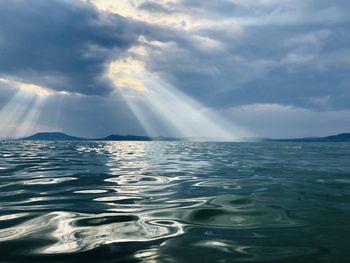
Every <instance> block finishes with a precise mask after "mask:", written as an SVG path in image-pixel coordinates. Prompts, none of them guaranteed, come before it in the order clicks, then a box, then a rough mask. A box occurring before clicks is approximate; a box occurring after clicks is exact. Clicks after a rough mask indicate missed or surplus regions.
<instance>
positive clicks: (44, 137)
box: [20, 132, 350, 142]
mask: <svg viewBox="0 0 350 263" xmlns="http://www.w3.org/2000/svg"><path fill="white" fill-rule="evenodd" d="M20 140H26V141H196V140H197V141H198V140H203V141H205V140H206V139H205V138H195V137H188V138H175V137H162V136H160V137H149V136H137V135H109V136H107V137H104V138H94V139H86V138H81V137H76V136H70V135H67V134H65V133H61V132H39V133H36V134H34V135H32V136H29V137H25V138H21V139H20ZM207 140H209V139H207ZM246 141H260V142H350V133H341V134H338V135H332V136H327V137H308V138H296V139H271V138H257V139H255V138H254V139H249V138H248V139H246Z"/></svg>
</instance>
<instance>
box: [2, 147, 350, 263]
mask: <svg viewBox="0 0 350 263" xmlns="http://www.w3.org/2000/svg"><path fill="white" fill-rule="evenodd" d="M0 156H1V158H0V262H311V261H317V262H349V261H348V260H349V258H350V250H349V245H350V144H349V143H344V144H342V143H196V142H106V143H105V142H11V141H3V142H0Z"/></svg>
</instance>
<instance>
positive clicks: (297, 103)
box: [0, 0, 350, 137]
mask: <svg viewBox="0 0 350 263" xmlns="http://www.w3.org/2000/svg"><path fill="white" fill-rule="evenodd" d="M137 7H138V8H139V10H142V11H143V12H148V13H149V14H150V16H152V14H157V15H162V14H163V15H164V17H165V18H166V17H167V16H172V15H181V14H183V15H185V16H188V17H190V20H193V21H194V22H198V25H197V24H196V23H194V25H195V26H194V27H193V28H191V27H190V24H189V25H187V27H185V28H186V29H187V30H183V29H179V28H176V27H171V26H169V25H167V24H164V25H159V24H158V25H155V24H152V23H151V22H146V21H137V22H136V20H133V19H131V18H125V17H121V16H119V15H117V14H112V13H109V12H100V11H98V10H97V9H96V8H95V7H94V6H93V5H91V4H89V3H87V2H82V1H68V0H52V1H47V0H32V1H25V0H11V1H1V0H0V78H6V79H14V80H17V81H22V82H25V83H34V84H37V85H41V86H45V87H48V88H50V89H53V90H57V91H71V92H75V93H81V94H84V96H77V95H72V96H66V97H63V96H61V95H57V96H56V95H55V96H51V97H50V98H49V99H48V101H47V103H46V104H45V106H43V107H44V110H43V113H42V114H41V116H40V118H39V121H40V123H41V124H42V125H43V126H44V127H46V126H51V127H58V128H59V129H62V130H64V131H67V132H70V133H73V134H77V135H84V136H89V137H94V136H103V135H105V134H108V133H125V134H126V133H135V134H142V133H143V130H142V128H141V127H140V125H139V124H137V120H136V119H135V117H134V116H133V114H132V113H131V111H130V110H129V108H128V106H127V104H126V103H124V102H123V101H122V100H120V98H119V97H118V96H113V97H108V96H105V97H102V96H93V95H107V94H111V91H112V90H113V84H112V83H111V82H110V80H109V78H108V77H107V76H106V74H105V69H106V65H107V64H108V63H109V62H111V61H113V60H116V59H118V58H121V57H125V56H127V54H128V50H129V49H130V48H131V47H133V46H143V47H144V48H146V49H147V51H148V56H145V57H143V58H141V59H143V60H144V62H145V65H146V69H147V70H148V71H149V72H152V73H156V74H157V75H158V76H160V77H161V78H162V80H164V81H166V82H168V83H170V84H172V85H173V86H174V87H175V88H177V89H180V90H182V91H183V92H185V93H186V94H189V95H191V97H193V98H194V99H196V100H199V101H200V102H203V103H204V104H206V105H208V106H210V107H212V108H215V109H216V110H217V111H218V112H220V113H222V114H223V115H227V116H232V118H233V120H238V121H240V122H241V123H242V124H244V125H247V126H249V123H255V124H256V125H255V126H254V125H251V126H252V127H251V128H252V129H253V130H257V131H259V129H260V130H263V132H262V133H261V134H263V135H266V136H267V135H269V134H268V133H270V135H271V136H275V137H278V134H280V133H279V131H278V129H283V126H278V125H277V124H276V123H279V122H280V121H282V123H283V120H286V119H290V120H291V119H293V120H295V119H297V118H299V117H300V116H302V115H307V116H308V117H307V118H306V117H305V119H303V121H300V122H298V121H291V122H290V125H287V124H285V127H288V129H290V130H291V133H290V134H288V136H293V127H295V126H298V129H300V130H302V131H303V132H302V133H299V134H298V135H307V133H308V132H309V133H315V132H316V130H315V129H308V127H307V126H308V125H312V123H314V124H315V125H314V127H317V129H321V127H322V125H326V122H327V120H328V121H331V120H332V119H333V120H332V121H331V123H332V127H333V128H334V129H335V130H340V129H345V128H348V126H346V125H343V122H344V121H345V120H346V119H348V117H349V113H348V110H349V109H350V103H349V101H350V86H349V84H348V83H349V80H350V78H349V74H348V73H349V69H350V60H349V59H348V58H349V55H350V48H349V47H350V30H349V28H350V27H349V25H350V19H349V16H348V10H350V2H349V1H346V0H335V1H319V0H308V1H301V0H300V1H295V0H285V1H277V0H276V1H274V0H272V1H255V0H221V1H199V0H182V1H178V2H176V3H175V2H168V3H166V4H160V2H159V1H138V5H137ZM179 17H181V16H179ZM193 21H192V22H193ZM180 22H181V21H179V24H180ZM190 22H191V21H190ZM141 35H142V36H144V38H145V39H146V40H147V41H140V40H139V36H141ZM154 41H157V42H154ZM156 43H157V44H156ZM159 43H161V44H160V45H159ZM13 95H14V91H13V90H11V87H5V86H4V85H3V84H2V86H0V104H1V105H6V102H7V101H8V100H9V98H11V96H13ZM1 105H0V106H1ZM242 105H243V106H242ZM247 105H277V106H276V107H274V108H273V107H272V108H268V110H266V109H263V112H264V116H263V118H262V119H261V121H260V122H255V119H256V118H259V113H258V111H259V110H261V108H259V107H255V108H254V107H252V106H247ZM286 105H288V106H286ZM242 107H243V108H244V109H245V110H244V113H242V111H241V110H240V109H241V108H242ZM285 107H287V108H285ZM288 107H290V108H288ZM227 109H231V110H227ZM232 109H233V110H232ZM280 109H287V110H286V111H281V113H278V112H279V111H280ZM274 110H275V111H274ZM337 114H340V115H341V117H339V118H336V115H337ZM52 116H57V118H55V121H54V122H53V119H54V118H52ZM240 116H241V117H240ZM298 116H299V117H298ZM322 116H324V117H325V121H314V122H313V121H312V120H315V118H320V119H321V118H323V117H322ZM274 124H275V125H274ZM261 127H265V128H264V129H262V128H261ZM266 127H267V128H266ZM332 127H331V128H332ZM275 128H277V130H276V129H275ZM331 128H330V129H326V130H324V133H331V132H332V129H331ZM295 129H297V128H295ZM294 134H297V133H296V132H295V133H294ZM257 135H259V132H258V133H257Z"/></svg>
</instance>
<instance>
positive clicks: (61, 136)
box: [20, 132, 184, 141]
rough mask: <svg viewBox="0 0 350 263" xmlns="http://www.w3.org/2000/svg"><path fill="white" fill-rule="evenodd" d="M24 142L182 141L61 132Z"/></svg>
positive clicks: (167, 138)
mask: <svg viewBox="0 0 350 263" xmlns="http://www.w3.org/2000/svg"><path fill="white" fill-rule="evenodd" d="M20 140H25V141H181V140H184V139H181V138H174V137H149V136H136V135H109V136H107V137H104V138H93V139H87V138H81V137H76V136H71V135H68V134H65V133H62V132H39V133H36V134H34V135H31V136H28V137H24V138H21V139H20Z"/></svg>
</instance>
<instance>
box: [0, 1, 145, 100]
mask: <svg viewBox="0 0 350 263" xmlns="http://www.w3.org/2000/svg"><path fill="white" fill-rule="evenodd" d="M0 24H1V25H2V26H1V29H0V39H1V41H0V50H1V53H0V61H1V62H0V76H3V77H4V76H6V77H11V78H14V79H17V80H19V81H23V82H28V83H33V84H37V85H42V86H46V87H49V88H51V89H55V90H61V91H74V92H79V93H83V94H106V93H108V91H109V90H111V89H112V88H113V87H112V84H111V83H110V81H109V79H108V78H107V77H106V76H104V72H105V67H106V64H107V63H108V61H110V60H111V59H113V58H114V57H118V56H119V54H120V53H122V52H123V51H124V50H125V49H128V48H129V47H130V46H131V45H132V44H133V43H134V42H135V39H136V38H137V37H138V34H139V33H138V31H140V30H139V29H138V27H137V25H136V24H134V23H132V22H131V21H127V20H126V19H123V18H121V17H120V16H118V15H115V14H113V15H112V14H107V13H99V12H98V11H97V10H96V9H95V7H94V6H92V5H89V4H87V3H83V2H80V1H74V2H72V1H59V0H53V1H45V0H33V1H24V0H13V1H1V2H0Z"/></svg>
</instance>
